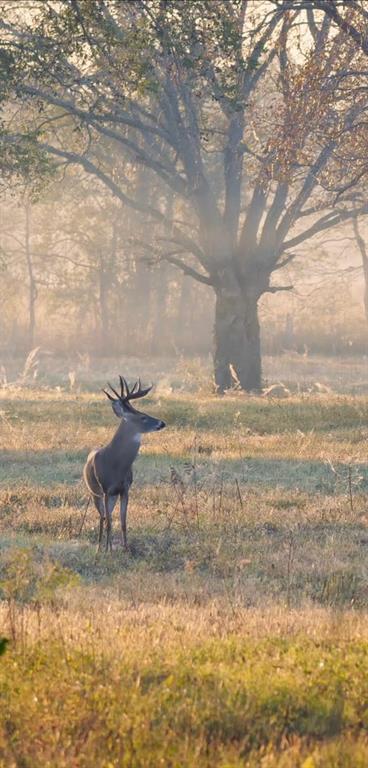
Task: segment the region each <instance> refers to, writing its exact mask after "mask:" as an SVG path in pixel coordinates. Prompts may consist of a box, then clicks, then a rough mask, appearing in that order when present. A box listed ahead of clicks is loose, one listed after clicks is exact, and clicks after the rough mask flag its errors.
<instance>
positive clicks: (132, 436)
mask: <svg viewBox="0 0 368 768" xmlns="http://www.w3.org/2000/svg"><path fill="white" fill-rule="evenodd" d="M120 383H121V394H120V395H118V393H117V392H116V391H115V390H114V389H113V387H111V385H109V386H110V387H111V389H112V391H113V392H114V394H115V395H116V397H115V398H114V397H112V396H111V395H110V394H109V392H106V390H104V392H105V394H106V395H107V397H108V398H109V399H110V400H111V402H112V408H113V411H114V413H115V415H116V416H118V418H120V419H121V422H120V424H119V427H118V429H117V430H116V432H115V434H114V436H113V438H112V440H111V441H110V442H109V443H108V444H107V445H106V446H104V447H103V448H100V449H99V450H96V451H92V452H91V453H90V454H89V456H88V458H87V461H86V464H85V466H84V469H83V477H84V481H85V483H86V486H87V488H88V490H89V492H90V494H91V495H92V498H93V501H94V504H95V507H96V509H97V511H98V513H99V515H100V528H99V538H98V549H100V548H101V542H102V536H103V528H104V521H106V550H107V549H108V548H109V547H110V549H112V543H111V524H112V512H113V509H114V507H115V504H116V502H117V500H118V498H119V499H120V520H121V532H122V544H123V546H124V547H125V548H126V547H127V533H126V517H127V508H128V499H129V489H130V486H131V484H132V482H133V470H132V466H133V463H134V460H135V459H136V457H137V454H138V451H139V448H140V443H141V434H142V433H144V432H154V431H157V430H160V429H163V427H164V426H165V423H164V422H163V421H161V420H160V419H156V418H154V417H153V416H148V415H147V414H145V413H141V412H140V411H137V410H136V409H135V408H133V407H132V405H131V404H130V401H131V400H134V399H136V398H138V397H144V396H145V395H146V394H147V393H148V392H149V391H150V389H151V387H149V388H148V389H145V390H142V389H141V385H140V381H139V382H137V383H136V384H135V385H134V387H133V388H132V389H131V390H129V387H128V385H127V383H126V381H125V379H123V378H122V377H120Z"/></svg>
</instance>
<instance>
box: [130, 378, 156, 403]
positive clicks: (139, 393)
mask: <svg viewBox="0 0 368 768" xmlns="http://www.w3.org/2000/svg"><path fill="white" fill-rule="evenodd" d="M152 386H153V384H151V386H149V387H146V388H145V389H142V384H141V380H140V379H138V389H137V390H136V391H135V386H134V387H133V389H132V391H131V392H130V394H129V400H136V399H138V398H139V397H145V396H146V395H148V392H150V391H151V389H152Z"/></svg>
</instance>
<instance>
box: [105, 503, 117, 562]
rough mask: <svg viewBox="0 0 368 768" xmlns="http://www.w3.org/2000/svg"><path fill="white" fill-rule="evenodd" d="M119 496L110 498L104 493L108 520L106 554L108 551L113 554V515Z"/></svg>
mask: <svg viewBox="0 0 368 768" xmlns="http://www.w3.org/2000/svg"><path fill="white" fill-rule="evenodd" d="M117 498H118V497H117V496H109V495H108V493H104V498H103V502H104V510H105V518H106V552H107V551H108V549H110V552H112V540H111V529H112V513H113V510H114V507H115V504H116V499H117Z"/></svg>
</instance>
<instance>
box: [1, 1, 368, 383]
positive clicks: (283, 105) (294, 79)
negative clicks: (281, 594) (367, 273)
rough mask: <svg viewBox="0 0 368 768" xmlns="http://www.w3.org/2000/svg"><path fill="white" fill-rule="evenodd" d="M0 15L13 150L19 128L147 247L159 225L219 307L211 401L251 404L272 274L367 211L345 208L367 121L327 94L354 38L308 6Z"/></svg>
mask: <svg viewBox="0 0 368 768" xmlns="http://www.w3.org/2000/svg"><path fill="white" fill-rule="evenodd" d="M1 5H2V20H1V21H0V29H2V33H3V39H4V43H3V52H4V56H5V57H6V60H7V62H8V66H10V67H11V72H12V83H13V87H12V93H11V94H10V101H11V112H12V120H13V126H14V125H15V126H18V127H17V131H18V132H17V133H16V134H15V136H16V137H17V136H18V137H19V140H21V136H22V128H24V116H23V114H26V115H27V129H28V131H29V130H31V131H32V137H33V138H34V137H36V139H37V145H38V147H39V149H40V150H41V151H47V152H48V153H50V154H51V155H52V156H53V157H55V158H57V159H60V160H62V161H63V162H65V161H66V162H69V163H78V164H80V165H81V166H82V167H83V168H84V169H85V170H86V171H87V172H89V173H91V174H94V175H95V176H96V177H97V178H98V179H99V180H100V182H102V183H103V184H105V186H106V187H108V188H109V189H110V190H111V191H112V192H113V194H115V195H116V196H117V197H118V198H120V200H122V201H123V202H124V203H126V205H129V206H131V207H133V208H135V209H136V210H137V211H138V212H140V213H141V214H142V216H143V217H144V219H145V222H146V227H145V232H146V233H147V231H149V229H147V221H148V222H149V221H152V223H155V224H156V225H157V226H156V227H155V228H154V230H152V238H151V241H150V242H147V243H146V245H147V249H150V248H151V249H152V250H153V251H154V252H156V253H159V254H160V256H161V257H162V258H166V259H167V260H168V261H170V262H171V263H173V264H175V265H176V266H177V267H178V268H179V269H181V270H182V271H183V272H184V273H185V274H187V275H190V276H191V277H193V278H194V279H196V280H199V281H201V282H203V283H206V284H207V285H209V286H211V287H212V289H213V291H214V292H215V297H216V309H215V330H214V337H215V339H214V343H215V350H214V360H215V378H216V383H217V386H218V388H219V390H220V391H223V390H224V389H226V388H227V387H229V386H231V384H232V382H233V377H234V375H235V376H236V377H237V379H238V380H239V382H240V385H241V387H242V388H244V389H246V390H252V389H259V388H260V386H261V353H260V328H259V320H258V302H259V299H260V297H261V296H262V295H263V294H264V293H265V292H267V291H278V290H285V289H289V288H290V286H287V285H286V286H283V285H280V284H277V283H276V284H275V283H273V282H272V278H273V275H274V274H275V273H276V272H277V271H278V270H280V269H282V267H283V266H285V265H286V264H287V263H289V262H290V260H291V259H292V258H293V255H294V249H295V248H297V246H298V245H299V244H300V243H305V241H307V240H309V238H311V237H313V236H314V235H315V234H318V233H320V232H323V231H325V230H326V229H330V228H331V227H334V226H336V225H337V224H341V222H343V221H345V220H349V219H350V218H352V217H353V216H356V215H360V214H363V213H366V212H367V211H368V206H367V205H366V204H365V203H364V202H358V203H356V202H355V201H354V199H353V196H351V195H349V194H347V193H346V192H347V189H346V178H347V177H348V175H349V172H348V167H347V166H348V159H347V158H348V156H349V152H348V151H347V148H349V147H350V146H351V145H352V144H353V143H354V128H355V125H356V124H357V123H358V121H359V119H360V117H361V115H362V112H363V111H364V108H365V103H364V102H363V100H362V99H360V98H359V97H357V96H356V93H355V95H354V98H353V99H352V98H351V94H350V91H349V90H348V91H347V92H345V91H341V89H340V88H339V72H342V71H343V70H344V69H346V66H347V64H348V63H349V65H350V66H351V63H352V61H355V60H356V61H355V66H356V67H357V68H358V69H359V67H361V62H360V58H359V57H360V55H361V51H360V49H359V47H358V46H357V45H356V43H355V41H354V39H352V37H351V35H349V34H347V32H346V29H344V28H343V27H341V24H337V25H336V24H335V21H334V19H333V18H332V15H331V13H330V14H328V13H323V10H324V9H323V8H322V7H321V11H320V13H319V14H318V13H314V12H312V11H311V7H310V4H309V3H308V2H307V1H306V0H305V2H304V3H303V2H302V0H300V1H299V0H296V1H295V2H292V0H275V1H274V0H265V2H261V3H260V2H256V3H255V2H253V1H252V0H217V2H212V0H193V1H192V2H181V1H179V0H135V2H130V0H118V1H117V0H94V1H93V2H91V0H50V2H43V3H41V4H40V3H34V2H32V0H29V2H28V3H27V13H24V8H23V9H21V8H20V5H23V4H20V5H19V10H18V12H17V9H15V8H14V4H13V3H9V2H5V3H2V4H1ZM319 5H321V6H322V5H323V2H322V0H321V3H320V4H319ZM325 5H326V3H325ZM327 5H328V4H327ZM307 6H309V7H307ZM342 13H343V11H342ZM339 16H341V12H340V10H339ZM343 18H344V17H343ZM9 62H10V64H9ZM17 110H18V111H17ZM23 110H24V113H23ZM14 114H15V118H14ZM112 146H113V147H114V151H113V152H111V153H110V152H109V147H112ZM117 150H119V151H121V152H122V153H124V154H125V155H126V154H128V156H129V157H130V159H131V162H132V164H134V165H137V164H138V165H141V166H143V167H144V168H146V169H147V173H148V174H152V175H154V177H155V179H156V180H159V181H160V183H161V184H162V185H163V187H165V188H166V197H167V190H169V193H170V195H171V196H172V198H173V205H172V206H171V210H172V214H171V215H168V213H167V207H164V206H163V205H161V204H160V198H159V197H158V199H157V204H154V203H153V202H152V201H150V202H148V200H147V199H145V196H144V195H142V191H141V192H140V194H139V195H136V194H135V189H134V185H132V183H131V178H130V176H129V174H127V175H126V176H125V177H123V180H122V178H121V174H119V175H118V176H117V174H116V165H115V161H114V162H112V161H111V157H113V158H116V151H117ZM343 187H344V189H343ZM340 192H344V194H343V195H340V197H338V196H339V194H340ZM145 237H146V238H147V235H146V236H145Z"/></svg>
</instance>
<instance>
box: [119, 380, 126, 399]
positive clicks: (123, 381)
mask: <svg viewBox="0 0 368 768" xmlns="http://www.w3.org/2000/svg"><path fill="white" fill-rule="evenodd" d="M119 379H120V387H121V395H120V397H121V399H122V400H125V398H126V393H125V391H124V384H125V387H126V381H125V379H123V377H122V376H119Z"/></svg>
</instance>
